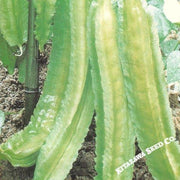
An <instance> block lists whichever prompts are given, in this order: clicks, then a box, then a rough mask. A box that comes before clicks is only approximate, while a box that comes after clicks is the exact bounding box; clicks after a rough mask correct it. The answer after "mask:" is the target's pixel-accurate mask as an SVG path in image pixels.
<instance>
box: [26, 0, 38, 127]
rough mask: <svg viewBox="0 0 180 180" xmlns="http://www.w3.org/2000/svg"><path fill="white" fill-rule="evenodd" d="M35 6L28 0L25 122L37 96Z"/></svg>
mask: <svg viewBox="0 0 180 180" xmlns="http://www.w3.org/2000/svg"><path fill="white" fill-rule="evenodd" d="M34 22H35V8H34V6H33V0H29V17H28V43H27V56H26V76H25V123H26V124H27V123H28V122H29V119H30V117H31V115H32V113H33V110H34V108H35V106H36V103H37V101H38V97H39V90H38V88H39V71H38V60H37V57H38V43H37V41H36V40H35V36H34Z"/></svg>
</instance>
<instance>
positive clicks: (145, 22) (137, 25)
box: [119, 0, 180, 180]
mask: <svg viewBox="0 0 180 180" xmlns="http://www.w3.org/2000/svg"><path fill="white" fill-rule="evenodd" d="M121 22H122V23H123V25H122V24H121V27H122V29H121V32H122V33H121V36H120V37H119V42H120V43H119V44H120V50H121V51H122V52H123V56H122V60H121V64H122V67H123V71H124V73H123V74H124V82H125V86H126V96H127V97H128V99H133V98H134V101H135V104H134V108H133V109H134V114H135V119H133V120H135V121H134V125H135V128H136V133H137V138H138V142H139V145H140V147H141V149H142V150H143V151H144V152H145V153H146V154H147V155H146V159H147V164H148V167H149V169H150V171H151V172H152V175H153V177H154V179H158V180H159V179H160V180H161V179H162V180H163V179H172V180H175V179H179V178H180V160H179V154H180V151H179V147H178V145H177V142H172V143H171V144H168V145H166V144H165V143H164V139H165V138H168V137H171V136H175V131H174V127H173V123H172V120H171V115H170V109H169V104H168V96H167V92H166V85H165V80H164V74H163V68H162V60H161V55H160V50H159V47H158V46H159V44H158V37H157V33H156V32H155V30H154V25H153V24H152V18H151V17H150V15H148V14H147V12H145V9H144V8H143V6H142V1H140V0H138V1H137V0H126V1H125V0H124V3H123V21H121ZM119 23H120V22H119ZM158 142H162V143H163V146H162V147H161V148H159V149H158V150H155V151H154V152H153V153H152V154H148V153H147V151H146V148H148V147H150V146H152V145H154V144H156V143H158Z"/></svg>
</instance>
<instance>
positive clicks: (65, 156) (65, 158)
mask: <svg viewBox="0 0 180 180" xmlns="http://www.w3.org/2000/svg"><path fill="white" fill-rule="evenodd" d="M93 100H94V97H93V91H92V81H91V74H90V70H89V73H88V75H87V78H86V84H85V87H84V90H83V94H82V97H81V101H80V103H79V105H78V109H77V111H76V113H75V115H74V117H73V119H72V122H71V124H70V125H69V126H68V127H67V128H66V130H65V132H64V133H63V134H61V136H59V139H58V142H57V144H54V145H55V146H57V147H58V152H57V154H54V153H53V154H52V156H51V157H52V160H53V161H52V164H51V166H49V164H48V163H47V162H48V161H46V160H45V161H44V158H46V156H47V155H49V153H48V152H49V151H51V150H50V147H49V142H50V141H52V139H53V137H54V133H57V132H58V130H59V129H58V128H56V127H55V128H54V129H53V131H52V134H50V136H49V137H48V139H47V141H46V144H45V145H44V146H43V147H42V149H41V151H40V152H41V153H40V156H39V157H38V161H37V166H36V170H35V175H34V180H36V179H37V180H41V179H42V180H46V179H51V180H58V179H64V178H65V177H66V176H67V174H68V172H69V170H70V169H71V167H72V163H73V161H74V160H75V159H76V158H77V155H78V149H79V148H80V147H81V144H82V142H83V139H84V137H85V136H86V134H87V132H88V127H89V125H90V123H91V120H92V116H93V111H94V106H93ZM60 133H61V131H60ZM51 157H49V158H51ZM53 158H55V159H53ZM46 159H47V158H46ZM42 162H43V164H42ZM44 163H45V164H44Z"/></svg>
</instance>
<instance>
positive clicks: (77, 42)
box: [34, 0, 89, 180]
mask: <svg viewBox="0 0 180 180" xmlns="http://www.w3.org/2000/svg"><path fill="white" fill-rule="evenodd" d="M88 7H89V1H79V0H72V1H71V0H68V1H67V0H60V1H59V11H60V12H61V11H66V13H67V14H66V16H70V19H69V20H68V21H69V22H70V28H69V29H67V31H69V32H70V33H69V36H70V38H71V49H70V53H71V56H70V65H69V67H70V72H69V78H68V83H67V85H66V90H65V95H64V97H63V100H62V103H61V107H60V112H59V113H58V116H57V118H56V123H55V125H54V128H53V130H52V131H51V133H50V135H49V136H48V138H47V140H46V142H45V144H44V146H43V147H42V149H41V151H40V154H39V157H38V161H37V166H36V172H35V177H34V179H38V180H40V179H42V180H45V179H57V176H58V174H60V175H61V178H62V179H63V177H64V175H65V169H64V168H62V169H61V168H59V167H61V165H62V160H63V159H64V157H63V153H64V152H65V151H66V150H67V149H69V147H68V145H70V146H71V145H72V144H70V143H71V141H70V137H68V136H67V134H68V133H67V132H69V131H70V130H71V128H72V124H74V123H75V121H76V122H77V123H78V119H76V117H75V116H76V113H79V112H78V111H79V110H78V109H79V107H80V106H81V98H82V95H83V89H84V86H85V81H86V75H87V69H88V61H89V59H88V54H87V38H86V37H87V26H86V23H87V11H88ZM63 23H64V21H63V20H62V21H61V24H63ZM87 124H88V123H87ZM87 124H86V125H87ZM87 127H88V126H87ZM87 127H84V129H85V130H87V129H86V128H87ZM72 131H73V128H72ZM86 132H87V131H86ZM79 133H80V132H79ZM83 134H84V133H83ZM77 136H78V135H77ZM66 139H67V141H66ZM65 141H66V142H65ZM79 148H80V146H79ZM72 150H73V149H72ZM75 150H77V147H76V149H75ZM64 156H67V154H66V153H65V154H64ZM61 158H62V159H61ZM69 163H72V161H69ZM50 165H51V166H50ZM69 168H70V166H69ZM67 170H68V168H67ZM56 175H57V176H56Z"/></svg>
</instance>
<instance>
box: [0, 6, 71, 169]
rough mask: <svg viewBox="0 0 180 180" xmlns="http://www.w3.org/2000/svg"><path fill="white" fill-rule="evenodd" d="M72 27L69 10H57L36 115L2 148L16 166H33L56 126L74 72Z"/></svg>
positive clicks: (0, 154) (0, 153)
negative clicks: (58, 113)
mask: <svg viewBox="0 0 180 180" xmlns="http://www.w3.org/2000/svg"><path fill="white" fill-rule="evenodd" d="M62 21H63V22H64V23H63V25H62V23H61V22H62ZM69 27H70V22H69V16H68V15H67V11H66V9H62V11H61V9H60V11H59V9H57V14H56V17H55V25H54V29H53V33H54V39H53V48H52V52H51V58H50V64H49V65H48V73H47V78H46V81H45V85H44V88H43V93H42V95H41V97H40V100H39V102H38V104H37V107H36V109H35V111H34V115H33V116H32V117H31V122H30V123H29V125H28V126H27V127H26V128H25V129H24V130H23V131H20V132H18V133H17V134H15V135H14V136H12V137H11V138H10V139H8V140H7V142H6V143H4V144H1V145H0V159H8V160H9V161H10V162H11V164H13V165H14V166H31V165H33V164H34V163H35V162H36V159H37V155H38V153H39V149H40V147H41V146H42V144H43V143H44V141H45V138H46V137H47V135H48V134H49V132H50V130H51V128H52V126H53V124H54V118H55V117H56V115H57V112H58V111H59V108H60V103H61V100H62V97H63V96H64V91H65V88H66V85H67V81H68V76H69V71H70V69H71V67H70V66H69V64H70V48H71V47H70V43H71V39H70V36H69V35H70V28H69ZM59 33H60V34H61V36H59Z"/></svg>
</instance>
